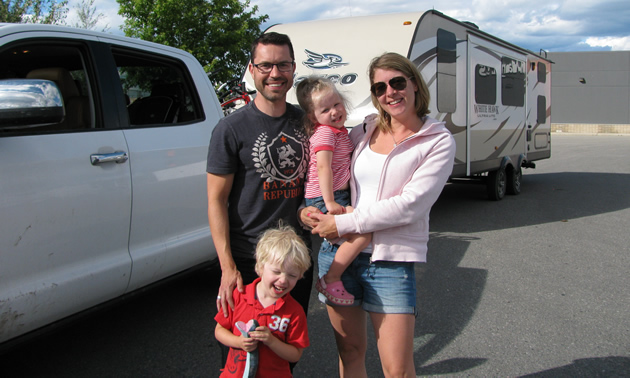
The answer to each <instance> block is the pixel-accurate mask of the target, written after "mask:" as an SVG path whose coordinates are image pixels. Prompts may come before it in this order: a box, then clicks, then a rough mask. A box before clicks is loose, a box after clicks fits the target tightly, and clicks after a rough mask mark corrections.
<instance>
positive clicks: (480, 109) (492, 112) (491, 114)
mask: <svg viewBox="0 0 630 378" xmlns="http://www.w3.org/2000/svg"><path fill="white" fill-rule="evenodd" d="M475 114H476V115H477V117H479V118H495V117H496V116H497V115H498V114H499V107H498V106H497V105H483V104H475Z"/></svg>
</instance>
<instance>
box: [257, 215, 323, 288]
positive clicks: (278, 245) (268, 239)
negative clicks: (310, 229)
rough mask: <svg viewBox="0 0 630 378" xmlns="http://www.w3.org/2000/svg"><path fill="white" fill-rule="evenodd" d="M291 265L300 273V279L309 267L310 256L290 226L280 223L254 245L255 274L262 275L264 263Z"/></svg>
mask: <svg viewBox="0 0 630 378" xmlns="http://www.w3.org/2000/svg"><path fill="white" fill-rule="evenodd" d="M287 262H289V263H292V264H294V265H295V267H296V268H298V270H299V271H300V278H302V276H303V275H304V272H306V271H307V270H308V268H310V267H311V255H310V253H309V251H308V248H307V247H306V244H304V241H303V240H302V239H301V238H300V237H299V236H298V234H297V233H296V232H295V230H294V229H293V228H292V227H291V226H286V225H283V224H282V223H280V224H279V225H278V227H277V228H270V229H268V230H267V231H265V232H263V234H262V235H261V236H260V239H259V240H258V244H257V245H256V268H255V269H256V273H257V274H258V275H259V276H260V275H262V271H263V267H264V266H265V264H266V263H279V264H281V265H284V264H285V263H287Z"/></svg>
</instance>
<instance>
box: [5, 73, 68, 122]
mask: <svg viewBox="0 0 630 378" xmlns="http://www.w3.org/2000/svg"><path fill="white" fill-rule="evenodd" d="M64 117H65V110H64V107H63V99H62V97H61V93H60V91H59V88H58V87H57V85H56V84H55V83H54V82H52V81H49V80H39V79H6V80H0V130H20V129H26V128H31V127H39V126H45V125H50V124H54V123H59V122H62V121H63V119H64Z"/></svg>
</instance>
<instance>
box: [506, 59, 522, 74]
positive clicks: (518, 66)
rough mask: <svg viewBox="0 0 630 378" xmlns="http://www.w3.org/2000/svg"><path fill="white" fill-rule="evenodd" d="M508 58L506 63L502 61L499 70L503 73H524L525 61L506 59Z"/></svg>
mask: <svg viewBox="0 0 630 378" xmlns="http://www.w3.org/2000/svg"><path fill="white" fill-rule="evenodd" d="M506 60H509V62H508V63H504V64H502V65H501V70H502V73H503V74H517V73H519V74H524V73H525V62H520V61H518V60H514V59H506Z"/></svg>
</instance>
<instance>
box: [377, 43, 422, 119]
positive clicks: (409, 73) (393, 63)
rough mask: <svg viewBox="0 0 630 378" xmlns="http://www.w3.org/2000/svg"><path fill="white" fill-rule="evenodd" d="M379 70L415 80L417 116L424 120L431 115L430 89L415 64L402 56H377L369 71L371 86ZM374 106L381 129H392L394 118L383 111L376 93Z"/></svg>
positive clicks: (394, 54) (391, 54) (389, 54)
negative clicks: (398, 73) (389, 71)
mask: <svg viewBox="0 0 630 378" xmlns="http://www.w3.org/2000/svg"><path fill="white" fill-rule="evenodd" d="M377 69H383V70H394V71H399V72H401V73H402V74H403V75H404V76H406V77H407V78H409V79H410V80H413V82H414V83H415V84H416V86H417V87H418V90H417V91H416V98H415V104H414V105H415V109H416V114H417V115H418V117H420V118H422V117H424V116H425V115H427V114H429V113H430V111H429V102H430V101H431V95H430V94H429V88H428V87H427V84H426V83H425V82H424V79H423V78H422V75H421V74H420V71H418V68H417V67H416V66H415V65H414V64H413V62H411V61H410V60H409V59H407V58H405V57H404V56H402V55H400V54H397V53H392V52H388V53H384V54H382V55H380V56H377V57H376V58H374V59H372V61H371V62H370V66H369V69H368V74H369V76H370V85H372V84H374V72H375V71H376V70H377ZM372 104H374V106H375V107H376V109H377V110H378V114H379V121H380V122H379V128H381V129H384V131H385V130H388V129H390V128H391V122H392V118H391V116H390V115H389V114H388V113H387V112H386V111H385V110H384V109H383V107H382V106H381V104H380V103H379V102H378V97H376V96H375V95H374V93H372Z"/></svg>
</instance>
